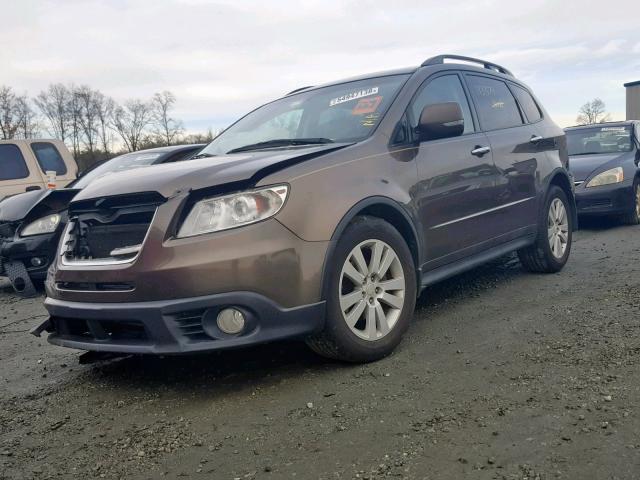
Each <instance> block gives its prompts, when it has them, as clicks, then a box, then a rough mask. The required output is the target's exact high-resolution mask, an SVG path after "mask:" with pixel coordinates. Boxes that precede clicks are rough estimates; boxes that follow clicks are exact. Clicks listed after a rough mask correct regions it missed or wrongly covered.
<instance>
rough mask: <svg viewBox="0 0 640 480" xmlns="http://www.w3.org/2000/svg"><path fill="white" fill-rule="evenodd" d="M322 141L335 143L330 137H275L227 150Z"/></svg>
mask: <svg viewBox="0 0 640 480" xmlns="http://www.w3.org/2000/svg"><path fill="white" fill-rule="evenodd" d="M324 143H335V142H334V141H333V140H331V139H330V138H277V139H275V140H267V141H266V142H258V143H252V144H250V145H245V146H243V147H238V148H234V149H232V150H229V151H228V152H227V154H229V153H238V152H248V151H249V150H260V149H263V148H273V147H288V146H292V145H322V144H324Z"/></svg>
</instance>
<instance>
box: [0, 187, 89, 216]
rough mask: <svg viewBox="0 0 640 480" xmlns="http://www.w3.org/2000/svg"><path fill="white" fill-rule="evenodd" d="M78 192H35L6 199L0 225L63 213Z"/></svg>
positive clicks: (0, 211) (0, 204)
mask: <svg viewBox="0 0 640 480" xmlns="http://www.w3.org/2000/svg"><path fill="white" fill-rule="evenodd" d="M78 191H79V190H74V189H71V188H65V189H62V190H35V191H33V192H25V193H20V194H18V195H13V196H11V197H8V198H5V199H4V200H2V201H1V202H0V223H13V222H17V221H22V220H24V219H25V218H27V217H34V216H39V215H43V216H44V215H47V213H50V212H59V211H62V210H64V209H66V208H67V205H69V202H70V201H71V199H72V198H73V197H74V196H75V195H76V194H77V193H78Z"/></svg>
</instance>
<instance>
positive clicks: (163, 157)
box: [0, 145, 204, 296]
mask: <svg viewBox="0 0 640 480" xmlns="http://www.w3.org/2000/svg"><path fill="white" fill-rule="evenodd" d="M202 147H204V145H180V146H173V147H161V148H152V149H149V150H140V151H138V152H134V153H128V154H125V155H121V156H118V157H115V158H112V159H111V160H108V161H106V162H103V163H101V164H100V165H98V166H96V167H95V168H93V169H91V170H89V171H88V172H86V173H85V174H84V175H82V176H81V177H80V178H78V179H77V180H75V181H74V182H72V183H71V184H69V186H68V187H67V188H64V189H60V190H37V191H30V192H26V193H22V194H20V195H15V196H13V197H9V198H6V199H4V200H3V201H1V202H0V275H3V274H5V275H6V276H7V277H9V280H10V281H11V283H12V285H13V287H14V289H15V290H16V292H18V293H19V294H22V295H24V296H31V295H34V294H35V289H34V286H33V281H42V280H44V279H45V277H46V276H47V269H48V268H49V266H50V265H51V262H52V261H53V259H54V257H55V253H56V251H57V246H58V243H59V241H60V235H61V234H62V231H63V230H64V227H65V225H66V223H67V213H66V210H67V207H68V205H69V202H70V201H71V199H72V198H73V197H74V196H75V195H76V194H77V193H78V192H79V191H80V190H82V189H83V188H85V187H86V186H87V185H89V184H90V183H91V182H93V181H94V180H96V179H98V178H103V177H106V176H108V175H111V174H114V173H116V172H122V171H127V172H128V175H132V173H131V172H129V171H130V170H132V169H134V168H141V167H148V166H150V165H156V164H160V163H170V162H177V161H179V160H184V159H186V158H189V157H191V156H192V155H194V154H195V153H197V152H198V151H199V150H201V149H202ZM141 173H143V172H137V175H140V174H141Z"/></svg>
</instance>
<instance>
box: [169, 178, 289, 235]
mask: <svg viewBox="0 0 640 480" xmlns="http://www.w3.org/2000/svg"><path fill="white" fill-rule="evenodd" d="M288 193H289V187H287V186H286V185H279V186H276V187H269V188H263V189H260V190H252V191H249V192H242V193H236V194H233V195H225V196H223V197H215V198H206V199H204V200H200V201H199V202H197V203H196V204H195V205H194V206H193V207H192V208H191V211H190V212H189V215H187V218H186V219H185V220H184V222H183V224H182V226H181V227H180V231H179V232H178V237H192V236H193V235H199V234H201V233H209V232H219V231H221V230H228V229H230V228H235V227H240V226H242V225H248V224H250V223H255V222H259V221H260V220H264V219H266V218H269V217H272V216H274V215H275V214H276V213H278V211H280V209H281V208H282V206H283V205H284V202H285V200H286V199H287V194H288Z"/></svg>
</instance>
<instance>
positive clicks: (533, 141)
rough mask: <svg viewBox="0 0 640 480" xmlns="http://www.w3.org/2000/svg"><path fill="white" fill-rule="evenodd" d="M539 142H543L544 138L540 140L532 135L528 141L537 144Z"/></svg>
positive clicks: (538, 136) (539, 137) (537, 136)
mask: <svg viewBox="0 0 640 480" xmlns="http://www.w3.org/2000/svg"><path fill="white" fill-rule="evenodd" d="M540 140H544V138H542V137H541V136H540V135H533V136H532V137H531V140H529V141H530V142H531V143H538V142H539V141H540Z"/></svg>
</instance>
